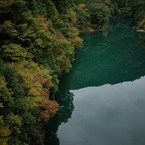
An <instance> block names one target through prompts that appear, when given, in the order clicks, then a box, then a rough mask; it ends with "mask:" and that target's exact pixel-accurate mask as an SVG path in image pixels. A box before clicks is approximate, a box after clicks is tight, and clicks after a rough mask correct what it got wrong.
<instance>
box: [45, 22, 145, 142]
mask: <svg viewBox="0 0 145 145" xmlns="http://www.w3.org/2000/svg"><path fill="white" fill-rule="evenodd" d="M131 27H132V23H131V21H127V20H120V21H118V20H116V21H113V22H112V23H111V24H110V30H109V31H108V32H94V33H85V34H83V36H82V37H83V39H84V45H83V48H82V49H81V50H79V51H78V52H77V54H76V60H75V61H74V63H73V67H72V69H71V71H70V72H69V73H68V74H65V75H64V76H63V77H62V79H61V82H60V90H59V92H58V94H57V95H56V99H57V101H58V102H59V103H60V110H59V111H58V113H57V114H56V115H55V117H53V118H52V119H51V120H50V121H49V122H47V124H46V132H47V134H46V139H45V145H145V44H144V38H145V36H144V34H138V33H136V32H135V31H134V30H132V28H131Z"/></svg>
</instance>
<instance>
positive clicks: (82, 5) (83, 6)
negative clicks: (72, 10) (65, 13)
mask: <svg viewBox="0 0 145 145" xmlns="http://www.w3.org/2000/svg"><path fill="white" fill-rule="evenodd" d="M78 7H79V8H80V9H84V8H85V7H86V5H85V4H84V3H82V4H79V5H78Z"/></svg>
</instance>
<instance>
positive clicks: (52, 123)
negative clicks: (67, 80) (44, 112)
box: [45, 88, 74, 145]
mask: <svg viewBox="0 0 145 145" xmlns="http://www.w3.org/2000/svg"><path fill="white" fill-rule="evenodd" d="M60 98H61V99H60ZM56 100H57V102H58V103H59V104H60V105H61V106H60V109H59V111H58V112H57V114H56V115H55V117H53V118H51V119H50V120H49V121H48V122H47V123H46V126H45V128H46V136H45V145H59V138H58V137H57V131H58V127H59V126H60V125H61V124H62V123H66V122H68V119H69V118H71V114H72V111H73V109H74V106H73V93H71V92H69V90H66V88H65V89H64V88H63V89H60V91H59V92H58V93H57V96H56Z"/></svg>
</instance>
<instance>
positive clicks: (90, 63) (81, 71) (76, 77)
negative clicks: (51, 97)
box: [63, 21, 145, 89]
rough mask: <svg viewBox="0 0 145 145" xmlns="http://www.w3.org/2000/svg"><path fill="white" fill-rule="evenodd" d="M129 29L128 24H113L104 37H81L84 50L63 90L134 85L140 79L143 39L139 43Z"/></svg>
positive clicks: (144, 62) (143, 71)
mask: <svg viewBox="0 0 145 145" xmlns="http://www.w3.org/2000/svg"><path fill="white" fill-rule="evenodd" d="M116 23H117V24H116ZM131 27H132V26H131V22H130V21H120V22H116V21H115V22H114V23H112V29H111V30H110V31H109V34H108V35H107V36H106V35H105V36H104V34H103V33H101V32H98V33H85V34H83V37H84V42H85V43H84V47H83V48H82V49H81V50H80V53H78V55H77V58H76V60H77V61H75V62H74V64H73V69H72V70H71V71H70V73H69V74H66V75H65V76H64V78H63V80H64V83H65V84H64V86H65V85H66V86H69V88H70V89H79V88H84V87H88V86H100V85H104V84H117V83H120V82H124V81H133V80H136V79H137V78H140V76H143V75H144V74H145V67H144V65H145V48H144V47H145V45H144V43H143V38H145V35H143V34H142V35H143V36H142V39H140V37H141V34H138V33H136V32H135V31H134V30H133V29H131ZM139 36H140V37H139ZM141 40H142V41H141Z"/></svg>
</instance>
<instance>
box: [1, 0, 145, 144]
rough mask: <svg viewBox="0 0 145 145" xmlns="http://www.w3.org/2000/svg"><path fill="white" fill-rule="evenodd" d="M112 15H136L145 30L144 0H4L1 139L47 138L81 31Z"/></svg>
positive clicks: (105, 26)
mask: <svg viewBox="0 0 145 145" xmlns="http://www.w3.org/2000/svg"><path fill="white" fill-rule="evenodd" d="M111 17H115V18H116V17H125V18H135V19H136V22H137V25H136V28H137V29H142V30H145V1H144V0H59V1H58V0H32V1H29V0H0V36H1V39H0V145H41V144H43V137H44V135H45V134H44V130H43V123H44V122H45V121H47V120H48V119H49V118H50V117H51V116H53V115H54V114H55V112H56V111H57V110H58V108H59V105H58V103H57V102H56V101H55V99H54V95H55V93H56V91H57V90H58V84H59V78H60V76H61V74H62V73H63V72H67V71H69V69H70V68H71V62H72V61H73V60H74V54H75V52H76V50H77V49H78V48H79V47H80V46H81V45H82V42H83V40H82V39H81V38H80V37H79V34H80V33H81V32H84V31H93V30H99V31H102V30H107V29H108V26H109V25H108V23H109V21H110V19H111Z"/></svg>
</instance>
